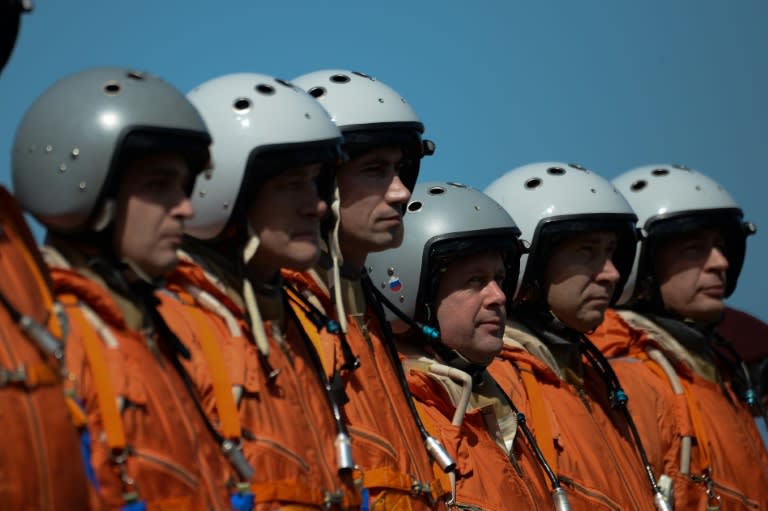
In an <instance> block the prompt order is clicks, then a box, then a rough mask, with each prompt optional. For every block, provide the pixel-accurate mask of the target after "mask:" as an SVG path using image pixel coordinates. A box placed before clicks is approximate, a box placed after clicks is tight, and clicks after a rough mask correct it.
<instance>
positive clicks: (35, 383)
mask: <svg viewBox="0 0 768 511" xmlns="http://www.w3.org/2000/svg"><path fill="white" fill-rule="evenodd" d="M59 382H61V375H60V374H59V373H58V372H57V371H54V370H53V369H51V366H49V365H48V364H44V363H42V362H39V363H35V364H24V365H20V366H19V367H18V368H16V369H6V368H5V367H2V366H0V387H5V386H7V385H21V386H24V387H25V388H27V389H30V390H31V389H34V388H35V387H40V386H44V385H57V384H58V383H59Z"/></svg>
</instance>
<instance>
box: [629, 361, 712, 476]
mask: <svg viewBox="0 0 768 511" xmlns="http://www.w3.org/2000/svg"><path fill="white" fill-rule="evenodd" d="M639 358H640V359H641V360H644V361H649V363H648V367H649V368H650V369H651V371H653V372H654V373H655V374H656V375H658V376H659V378H662V379H667V380H668V379H669V378H670V375H668V374H667V373H666V371H665V370H664V368H663V367H661V366H660V365H659V364H658V363H657V362H655V361H653V360H652V359H651V358H650V357H649V356H648V355H647V353H643V354H642V355H640V357H639ZM678 381H679V382H680V384H681V385H682V387H683V395H684V396H685V402H686V404H687V409H688V419H689V420H690V426H691V428H692V429H693V435H694V437H696V445H697V447H698V450H699V452H700V455H701V464H702V466H701V468H703V469H706V468H708V467H711V463H712V459H711V457H710V455H709V437H708V436H707V433H706V430H705V429H704V421H703V420H702V418H701V413H700V412H699V405H698V403H697V402H696V399H695V398H694V397H693V393H692V392H691V386H690V383H689V382H688V381H687V380H686V379H685V378H678ZM670 384H671V382H670ZM681 429H684V428H681ZM678 433H680V434H685V433H686V431H678Z"/></svg>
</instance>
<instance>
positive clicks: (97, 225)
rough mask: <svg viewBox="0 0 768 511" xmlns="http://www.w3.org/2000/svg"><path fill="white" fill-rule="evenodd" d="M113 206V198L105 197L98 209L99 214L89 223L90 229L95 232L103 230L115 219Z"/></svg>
mask: <svg viewBox="0 0 768 511" xmlns="http://www.w3.org/2000/svg"><path fill="white" fill-rule="evenodd" d="M115 207H116V204H115V200H114V199H106V200H105V201H104V202H103V203H102V205H101V208H100V209H99V214H98V215H96V218H95V219H94V220H93V222H92V223H91V229H93V230H94V231H96V232H102V231H104V229H106V228H107V227H108V226H109V224H111V223H112V221H113V220H114V219H115Z"/></svg>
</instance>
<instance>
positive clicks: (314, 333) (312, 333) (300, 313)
mask: <svg viewBox="0 0 768 511" xmlns="http://www.w3.org/2000/svg"><path fill="white" fill-rule="evenodd" d="M284 289H285V290H286V292H287V293H288V294H289V295H293V296H295V292H294V290H293V289H291V287H290V286H284ZM300 303H301V299H298V300H288V304H289V305H290V307H291V308H292V309H293V311H294V313H295V316H296V317H297V318H298V319H299V323H300V324H301V329H302V330H304V332H306V333H307V336H308V337H309V340H310V341H312V345H313V346H314V347H315V351H316V352H317V355H318V356H319V357H320V361H321V362H322V364H323V369H324V370H325V372H326V374H327V373H328V371H330V369H332V368H331V367H330V363H329V361H328V360H327V357H326V356H325V348H324V346H323V343H322V340H321V339H320V333H319V331H318V328H317V325H315V324H314V323H313V322H312V320H310V319H309V316H308V314H309V310H308V308H304V307H302V306H301V305H300Z"/></svg>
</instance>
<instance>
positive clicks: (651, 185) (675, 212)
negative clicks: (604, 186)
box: [613, 164, 755, 304]
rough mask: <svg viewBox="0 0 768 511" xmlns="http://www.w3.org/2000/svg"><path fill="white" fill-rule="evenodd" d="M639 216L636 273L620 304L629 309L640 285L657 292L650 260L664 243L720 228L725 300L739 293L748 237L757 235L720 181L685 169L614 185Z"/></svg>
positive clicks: (639, 171)
mask: <svg viewBox="0 0 768 511" xmlns="http://www.w3.org/2000/svg"><path fill="white" fill-rule="evenodd" d="M613 184H614V185H615V186H616V188H617V189H618V190H619V191H620V192H621V193H622V194H623V195H624V197H626V199H627V201H629V203H630V205H631V206H632V208H633V209H634V210H635V212H636V213H637V217H638V226H639V227H640V229H641V232H642V234H643V242H642V243H641V244H640V250H638V253H637V257H636V258H635V263H634V265H633V267H632V273H631V276H630V278H629V281H628V283H627V286H625V289H624V293H623V295H622V297H621V300H620V303H622V304H624V303H631V302H632V301H633V300H635V299H636V298H638V296H637V295H638V294H639V293H640V289H639V286H637V285H636V283H637V282H641V281H646V280H648V283H649V285H651V286H654V287H655V286H657V285H658V284H657V283H656V282H655V276H654V275H653V269H652V266H653V264H652V263H653V261H652V260H651V259H652V254H653V253H655V250H656V249H657V248H658V243H659V242H660V241H661V240H663V239H664V238H667V237H670V236H674V235H679V234H682V233H685V232H690V231H692V230H695V229H697V228H703V227H708V226H715V227H721V228H722V229H721V231H722V233H723V237H724V239H725V249H724V251H725V256H726V258H727V259H728V264H729V267H728V270H727V279H726V280H727V282H726V290H725V294H726V296H730V295H731V294H732V293H733V291H734V289H735V288H736V282H737V280H738V277H739V274H740V273H741V268H742V266H743V263H744V254H745V251H746V237H747V236H748V235H749V234H751V233H752V232H754V231H755V227H754V225H753V224H751V223H748V222H744V221H743V220H742V218H743V212H742V210H741V208H740V207H739V205H738V204H737V203H736V201H735V200H734V199H733V197H731V195H730V194H729V193H728V192H727V191H726V190H725V189H724V188H723V187H722V186H721V185H720V184H719V183H717V182H716V181H714V180H713V179H711V178H709V177H707V176H706V175H704V174H702V173H701V172H698V171H696V170H693V169H690V168H688V167H686V166H684V165H675V164H657V165H644V166H642V167H637V168H635V169H632V170H629V171H627V172H625V173H624V174H621V175H620V176H618V177H616V178H615V179H614V180H613Z"/></svg>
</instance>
